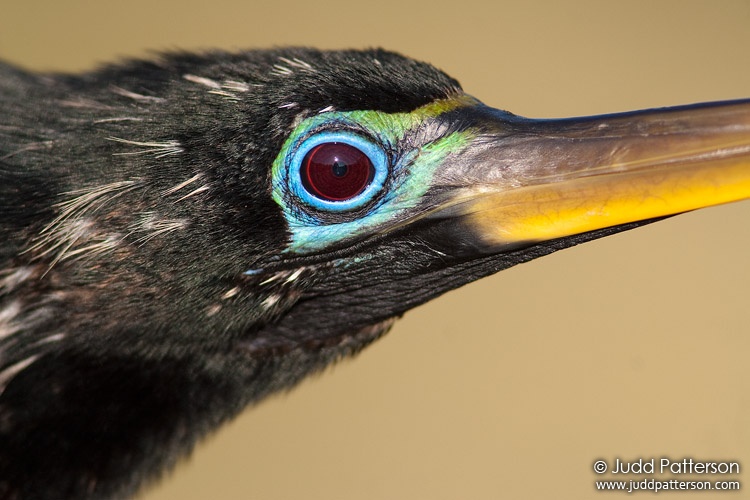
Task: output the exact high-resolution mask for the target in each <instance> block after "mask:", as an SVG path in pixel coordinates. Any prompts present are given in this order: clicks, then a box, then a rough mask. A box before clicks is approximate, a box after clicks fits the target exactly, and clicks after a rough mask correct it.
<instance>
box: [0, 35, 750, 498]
mask: <svg viewBox="0 0 750 500" xmlns="http://www.w3.org/2000/svg"><path fill="white" fill-rule="evenodd" d="M0 96H2V102H3V106H4V107H5V108H7V109H8V111H7V112H4V119H5V121H6V123H5V125H3V126H0V141H2V142H0V185H2V187H0V205H1V206H2V208H3V211H2V212H3V214H2V215H0V228H2V230H3V232H4V235H5V236H6V241H7V243H6V244H5V246H4V247H3V250H2V253H1V254H0V255H2V258H3V262H4V268H5V269H6V271H5V272H4V274H3V277H2V280H3V281H2V282H0V291H2V296H1V297H2V300H3V302H2V307H3V309H2V310H0V417H1V418H0V433H1V434H0V450H5V451H0V469H1V468H5V469H6V470H9V471H10V473H8V474H9V476H8V477H12V478H14V479H13V480H12V481H11V482H7V483H6V484H10V486H7V491H11V492H13V491H21V492H31V491H36V490H32V489H27V490H24V489H22V487H21V486H17V485H18V484H23V483H28V484H31V486H25V487H26V488H36V487H37V486H38V482H36V481H32V479H33V477H32V473H31V472H29V470H31V469H30V468H32V469H35V470H40V467H39V464H38V463H37V462H35V461H38V460H41V462H42V463H43V464H45V467H43V468H42V469H43V470H46V471H50V472H49V475H48V478H47V484H52V485H54V488H57V489H59V488H67V490H65V491H70V492H73V493H75V495H77V496H81V495H83V492H86V491H89V490H92V491H94V492H96V493H97V494H99V495H106V494H114V493H117V492H122V491H131V490H132V489H134V488H135V487H136V486H137V485H138V484H140V483H141V481H142V480H143V479H144V478H148V477H151V476H153V475H155V474H157V473H158V471H160V470H161V469H162V468H163V467H164V466H165V465H169V464H171V463H172V462H173V460H174V458H175V457H177V456H180V455H181V454H184V453H185V452H186V451H187V450H189V449H190V447H191V446H192V444H193V443H194V442H195V440H196V439H197V438H199V437H200V436H202V435H203V434H205V433H206V432H207V431H209V430H210V429H212V428H214V427H216V426H217V425H218V424H219V423H221V422H223V421H225V420H226V419H228V418H230V417H231V416H233V415H235V414H236V413H237V412H238V411H239V410H241V409H242V408H243V407H245V406H246V405H247V404H249V403H251V402H254V401H257V400H259V399H260V398H262V397H263V396H265V395H267V394H269V393H271V392H273V391H277V390H279V389H283V388H287V387H290V386H292V385H293V384H295V383H296V382H297V381H299V380H300V379H302V378H303V377H304V376H306V375H307V374H309V373H311V372H314V371H316V370H319V369H321V368H323V367H324V366H326V365H328V364H329V363H331V362H332V361H334V360H336V359H339V358H341V357H343V356H346V355H350V354H353V353H356V352H357V351H359V350H360V349H361V348H362V347H364V346H366V345H367V344H368V343H370V342H372V341H373V340H375V339H376V338H378V337H379V336H380V335H382V334H383V333H384V332H386V331H387V330H388V328H389V327H390V326H391V324H392V322H393V320H394V319H395V318H397V317H399V316H401V315H402V314H403V313H404V312H405V311H407V310H409V309H411V308H413V307H415V306H417V305H419V304H422V303H424V302H426V301H428V300H430V299H432V298H434V297H437V296H439V295H440V294H442V293H444V292H446V291H448V290H451V289H454V288H456V287H459V286H461V285H463V284H466V283H468V282H470V281H473V280H476V279H479V278H481V277H483V276H487V275H489V274H493V273H495V272H498V271H500V270H502V269H505V268H507V267H510V266H513V265H515V264H518V263H521V262H525V261H528V260H531V259H534V258H536V257H539V256H542V255H545V254H547V253H550V252H553V251H555V250H558V249H561V248H565V247H568V246H571V245H575V244H578V243H581V242H585V241H588V240H591V239H594V238H598V237H601V236H605V235H608V234H612V233H614V232H617V231H621V230H624V229H628V228H631V227H634V226H637V225H640V224H643V223H646V222H650V221H652V220H655V219H658V218H661V217H665V216H669V215H674V214H677V213H681V212H685V211H688V210H692V209H695V208H700V207H703V206H708V205H713V204H719V203H726V202H730V201H734V200H738V199H742V198H745V197H747V196H748V195H750V169H748V162H750V104H749V103H747V102H736V103H724V104H716V105H710V106H707V105H702V106H689V107H683V108H674V109H665V110H654V111H647V112H640V113H630V114H621V115H608V116H603V117H588V118H580V119H568V120H530V119H526V118H522V117H519V116H516V115H513V114H511V113H508V112H505V111H500V110H497V109H493V108H490V107H488V106H486V105H484V104H482V103H481V102H480V101H478V100H477V99H475V98H473V97H471V96H469V95H468V94H466V93H464V91H463V90H462V89H461V87H460V86H459V84H458V83H457V82H456V81H455V80H453V79H452V78H450V77H448V76H447V75H445V74H444V73H442V72H440V71H439V70H437V69H435V68H433V67H432V66H429V65H427V64H424V63H420V62H416V61H414V60H411V59H408V58H405V57H402V56H400V55H397V54H394V53H391V52H386V51H383V50H368V51H332V52H324V51H316V50H311V49H275V50H266V51H252V52H244V53H236V54H229V53H223V52H221V53H219V52H215V53H205V54H201V55H194V54H171V55H167V56H164V57H162V58H160V59H158V60H156V61H152V62H131V63H125V64H121V65H117V66H111V67H108V68H104V69H102V70H99V71H96V72H93V73H90V74H85V75H77V76H70V75H68V76H65V75H45V76H37V75H29V74H26V73H23V72H21V71H18V70H13V69H11V68H3V69H2V71H0ZM29 394H34V397H33V398H32V399H30V398H29ZM42 423H43V424H44V425H42ZM39 429H43V431H42V434H41V436H42V437H37V438H35V439H36V441H34V442H35V443H38V445H37V446H36V447H34V446H32V447H29V446H28V440H29V439H30V436H31V435H34V433H35V432H37V433H38V432H39ZM84 430H85V432H84ZM82 434H83V435H85V437H82ZM42 448H43V449H44V453H42V452H41V451H40V450H41V449H42ZM70 449H76V450H78V451H77V452H75V453H74V454H73V455H71V454H70V453H66V452H65V451H64V450H70ZM40 456H43V458H40ZM32 466H33V467H32ZM16 479H17V481H16ZM92 484H93V486H91V485H92ZM43 487H45V488H48V489H49V488H50V487H48V486H43ZM13 488H15V489H13ZM45 491H47V490H45ZM49 491H53V490H49ZM2 492H3V483H2V481H1V480H0V493H2ZM0 496H2V495H0Z"/></svg>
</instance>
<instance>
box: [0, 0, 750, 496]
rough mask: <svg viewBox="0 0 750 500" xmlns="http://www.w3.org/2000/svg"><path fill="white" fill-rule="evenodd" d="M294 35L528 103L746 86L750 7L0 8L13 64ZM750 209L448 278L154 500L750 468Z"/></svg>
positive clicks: (721, 210)
mask: <svg viewBox="0 0 750 500" xmlns="http://www.w3.org/2000/svg"><path fill="white" fill-rule="evenodd" d="M287 44H297V45H313V46H317V47H321V48H345V47H355V48H363V47H371V46H382V47H385V48H388V49H393V50H397V51H400V52H403V53H405V54H407V55H410V56H412V57H415V58H418V59H422V60H426V61H429V62H431V63H433V64H435V65H436V66H438V67H440V68H442V69H444V70H445V71H447V72H448V73H450V74H451V75H453V76H455V77H456V78H458V79H459V80H460V81H461V83H462V84H463V87H464V89H466V91H467V92H469V93H470V94H472V95H474V96H476V97H478V98H479V99H481V100H483V101H484V102H485V103H487V104H489V105H492V106H495V107H500V108H504V109H508V110H510V111H513V112H514V113H517V114H522V115H526V116H532V117H560V116H574V115H587V114H597V113H606V112H616V111H625V110H630V109H638V108H649V107H657V106H668V105H676V104H687V103H692V102H698V101H710V100H723V99H734V98H741V97H750V64H748V62H749V61H748V59H749V58H750V56H748V48H750V2H748V1H728V0H727V1H723V2H708V1H686V0H672V1H660V2H653V1H651V0H647V1H643V0H637V1H633V0H631V1H629V2H619V3H614V2H601V1H597V0H593V1H567V2H533V1H527V0H525V1H518V2H504V1H498V2H484V1H483V2H476V1H471V0H464V1H462V2H442V3H441V2H436V1H429V2H427V1H425V2H404V1H394V0H378V1H377V2H357V3H355V2H351V1H349V2H344V1H339V2H327V1H316V2H309V1H297V0H292V1H286V2H252V1H231V0H214V1H212V2H201V1H191V0H180V1H166V2H156V1H154V0H149V1H142V0H129V1H128V2H117V3H115V2H93V1H82V0H81V1H73V0H71V1H66V2H55V1H51V0H50V1H41V0H38V1H33V0H31V1H26V2H20V1H13V0H11V1H8V2H5V3H4V5H3V9H2V16H0V58H2V59H5V60H6V61H10V62H12V63H15V64H18V65H21V66H24V67H27V68H30V69H35V70H63V71H83V70H87V69H91V68H93V67H95V66H96V65H97V64H100V63H103V62H110V61H116V60H117V59H118V58H121V57H142V56H143V57H148V56H149V54H151V53H152V51H154V50H156V51H158V50H169V49H178V48H179V49H200V48H214V47H217V48H226V49H239V48H252V47H270V46H277V45H287ZM0 114H1V110H0ZM748 220H750V203H748V202H745V203H740V204H735V205H731V206H724V207H718V208H713V209H710V210H705V211H701V212H696V213H692V214H687V215H683V216H680V217H676V218H674V219H671V220H668V221H664V222H660V223H658V224H654V225H652V226H649V227H646V228H641V229H638V230H636V231H632V232H629V233H626V234H620V235H617V236H614V237H610V238H607V239H605V240H600V241H597V242H593V243H589V244H586V245H584V246H581V247H578V248H572V249H568V250H565V251H562V252H559V253H557V254H554V255H552V256H549V257H545V258H543V259H540V260H538V261H534V262H532V263H529V264H525V265H522V266H519V267H516V268H514V269H510V270H507V271H504V272H502V273H500V274H499V275H497V276H494V277H491V278H488V279H485V280H483V281H480V282H478V283H475V284H472V285H470V286H467V287H464V288H462V289H460V290H458V291H455V292H451V293H449V294H447V295H445V296H443V297H441V298H440V299H438V300H435V301H433V302H431V303H430V304H428V305H426V306H423V307H420V308H418V309H416V310H414V311H411V312H410V313H408V314H407V315H406V317H405V318H404V319H403V320H402V321H400V322H399V323H397V325H396V327H395V328H394V329H393V330H392V331H391V333H390V334H389V335H387V336H386V337H385V338H383V339H382V340H380V341H379V342H377V343H376V344H375V345H373V346H372V347H371V348H369V349H367V350H366V351H364V352H363V353H362V354H361V355H360V356H358V358H357V359H356V360H354V361H346V362H342V363H340V364H339V365H337V366H335V367H334V368H333V369H330V370H328V371H327V372H325V373H324V374H323V375H321V376H318V377H317V378H315V379H313V380H309V381H307V382H305V383H303V384H302V385H301V386H300V387H298V388H297V389H296V390H294V391H292V392H291V393H289V394H285V395H280V396H276V397H273V398H271V399H270V400H268V401H265V402H264V403H262V404H261V405H260V406H258V407H257V408H254V409H251V410H249V411H247V412H245V413H244V414H243V415H242V416H241V417H240V418H238V419H237V420H236V421H234V422H233V423H232V424H231V425H230V426H228V427H225V428H223V429H221V430H220V431H219V432H218V433H216V434H215V435H213V436H212V437H211V438H210V439H208V440H207V441H206V442H204V443H202V444H201V445H200V446H199V447H198V449H197V450H196V452H195V453H194V455H193V456H192V457H191V458H190V459H189V460H187V461H185V462H184V463H183V464H182V465H181V466H179V467H178V468H177V469H176V470H175V471H174V473H172V474H170V475H169V477H168V478H166V479H165V480H164V481H162V482H161V483H160V484H159V485H157V486H155V487H152V488H150V489H148V490H146V491H145V492H144V493H143V494H142V495H141V496H140V500H167V499H181V500H192V499H207V498H217V499H244V498H258V499H293V498H304V499H310V500H314V499H349V500H359V499H362V500H367V499H384V498H388V499H421V498H424V499H428V498H429V499H435V500H437V499H456V498H471V499H497V498H557V499H568V498H569V499H588V498H601V497H602V495H606V494H604V493H601V492H596V491H595V489H594V481H595V480H596V479H599V478H607V477H611V476H608V475H605V476H597V475H596V474H594V472H593V470H592V465H593V462H594V461H595V460H597V459H604V460H606V461H608V462H612V461H614V459H615V458H616V457H618V458H621V459H624V460H632V459H636V458H640V457H642V458H645V459H648V458H651V457H656V458H657V461H658V458H659V457H662V456H668V457H672V458H674V459H680V460H681V459H682V458H684V457H692V458H694V459H696V460H703V461H705V460H731V461H739V462H741V464H742V465H743V466H750V432H749V431H748V428H749V425H748V422H749V421H750V363H748V361H747V358H748V355H750V335H748V321H749V320H750V317H749V314H748V297H750V259H749V258H748V248H750V224H748ZM639 478H641V477H640V476H639V477H636V479H639ZM725 478H728V479H733V480H738V479H739V480H740V481H743V480H744V482H745V483H747V484H746V485H743V486H746V487H750V475H748V474H747V473H746V472H744V471H743V472H742V473H741V474H740V475H739V476H732V477H725ZM711 479H716V478H711ZM727 496H729V497H732V496H733V495H732V494H728V493H717V492H714V493H713V494H711V493H707V494H693V493H691V496H690V498H691V499H693V500H699V499H707V498H718V497H720V498H726V497H727ZM736 496H743V494H742V493H741V492H740V493H737V494H735V495H734V497H736Z"/></svg>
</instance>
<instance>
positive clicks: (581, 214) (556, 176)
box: [429, 101, 750, 252]
mask: <svg viewBox="0 0 750 500" xmlns="http://www.w3.org/2000/svg"><path fill="white" fill-rule="evenodd" d="M453 113H455V114H458V115H461V116H460V117H459V116H453V117H451V120H459V121H461V122H462V123H465V124H467V127H468V128H469V129H470V130H472V131H475V132H476V135H475V136H474V138H473V139H472V142H471V144H470V145H469V146H468V147H467V148H466V149H465V150H464V151H463V152H461V153H460V154H457V155H455V157H454V158H453V159H452V161H451V162H450V164H449V165H448V166H447V167H446V168H445V170H444V171H443V172H442V173H441V174H440V177H441V178H440V179H437V180H438V182H437V183H436V184H437V187H439V188H442V190H443V192H444V193H445V192H446V188H449V189H448V190H447V192H449V193H450V194H449V196H448V199H445V200H444V202H443V203H440V208H439V209H438V210H437V211H436V212H433V213H432V214H431V215H430V216H429V217H430V218H447V219H451V220H453V221H455V220H456V219H458V220H460V221H461V222H462V224H460V225H461V230H460V231H459V232H460V233H461V234H462V235H464V237H466V235H470V238H471V240H472V246H473V247H474V248H479V249H481V250H482V251H483V252H497V251H502V250H504V249H506V248H512V247H517V246H523V245H526V244H532V243H535V242H541V241H545V240H550V239H554V238H562V237H566V236H572V235H575V234H579V233H584V232H588V231H593V230H596V229H601V228H606V227H612V226H618V225H621V224H626V223H630V222H636V221H642V220H648V219H653V218H658V217H663V216H668V215H673V214H678V213H681V212H686V211H689V210H694V209H697V208H702V207H708V206H712V205H719V204H722V203H729V202H732V201H737V200H742V199H745V198H748V197H750V101H737V102H728V103H716V104H700V105H693V106H686V107H678V108H666V109H657V110H648V111H640V112H634V113H625V114H617V115H605V116H597V117H586V118H574V119H565V120H530V119H526V118H521V117H517V116H514V115H511V114H509V113H505V112H502V111H497V110H494V109H491V108H487V107H484V106H473V107H470V108H463V109H459V110H456V111H454V112H453Z"/></svg>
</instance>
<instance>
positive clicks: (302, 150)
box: [287, 131, 388, 212]
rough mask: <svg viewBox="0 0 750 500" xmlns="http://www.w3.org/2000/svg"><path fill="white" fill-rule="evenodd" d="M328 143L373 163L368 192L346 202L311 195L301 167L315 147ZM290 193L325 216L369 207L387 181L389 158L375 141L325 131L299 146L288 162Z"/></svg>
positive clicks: (365, 190) (355, 135)
mask: <svg viewBox="0 0 750 500" xmlns="http://www.w3.org/2000/svg"><path fill="white" fill-rule="evenodd" d="M326 143H343V144H346V145H348V146H351V147H353V148H356V149H358V150H359V151H361V152H362V153H363V154H364V155H365V156H367V158H368V159H369V160H370V162H371V163H372V166H373V169H374V172H373V175H372V179H371V180H370V181H369V183H368V184H367V185H366V186H365V188H364V189H363V190H362V191H361V192H359V193H358V194H356V195H355V196H353V197H351V198H348V199H346V200H340V201H333V200H326V199H323V198H320V197H319V196H316V195H315V194H313V193H311V192H310V191H309V190H308V189H307V188H306V187H305V185H304V183H303V180H302V167H303V162H304V160H305V157H306V156H307V154H308V153H309V152H310V151H312V150H313V149H314V148H315V147H317V146H320V145H321V144H326ZM287 165H288V172H289V174H288V175H289V177H288V179H289V190H290V191H291V193H292V194H293V195H294V196H296V197H297V198H299V199H300V200H301V201H302V202H303V203H305V204H306V205H307V206H309V207H311V208H313V209H315V210H319V211H322V212H347V211H352V210H357V209H360V208H362V207H364V206H365V205H367V204H368V203H369V202H370V201H371V200H373V199H374V198H375V197H376V196H377V195H378V193H380V192H381V191H382V190H383V186H384V185H385V182H386V180H387V178H388V157H387V155H386V153H385V151H384V150H383V148H382V147H381V146H380V145H378V144H377V143H375V142H374V141H373V140H371V139H368V138H365V137H363V136H362V135H360V134H357V133H354V132H344V131H324V132H319V133H317V134H314V135H312V136H310V137H308V138H307V139H305V140H304V141H302V142H301V143H300V145H299V146H298V147H297V148H296V149H295V150H294V151H293V153H292V154H291V155H290V157H289V161H288V164H287Z"/></svg>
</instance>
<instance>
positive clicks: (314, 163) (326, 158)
mask: <svg viewBox="0 0 750 500" xmlns="http://www.w3.org/2000/svg"><path fill="white" fill-rule="evenodd" d="M374 174H375V167H373V165H372V162H371V161H370V158H368V157H367V155H366V154H364V153H363V152H362V151H360V150H359V149H357V148H355V147H354V146H350V145H349V144H344V143H342V142H326V143H324V144H319V145H317V146H315V147H314V148H312V149H311V150H310V152H309V153H307V155H305V158H304V159H303V160H302V171H301V172H300V177H301V178H302V185H303V186H305V189H307V191H308V192H310V193H311V194H313V195H315V196H317V197H318V198H321V199H323V200H327V201H345V200H349V199H351V198H354V197H355V196H357V195H358V194H360V193H361V192H362V191H364V189H365V188H366V187H367V185H368V184H369V183H370V181H372V177H373V175H374Z"/></svg>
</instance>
